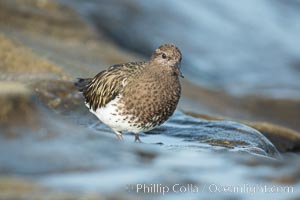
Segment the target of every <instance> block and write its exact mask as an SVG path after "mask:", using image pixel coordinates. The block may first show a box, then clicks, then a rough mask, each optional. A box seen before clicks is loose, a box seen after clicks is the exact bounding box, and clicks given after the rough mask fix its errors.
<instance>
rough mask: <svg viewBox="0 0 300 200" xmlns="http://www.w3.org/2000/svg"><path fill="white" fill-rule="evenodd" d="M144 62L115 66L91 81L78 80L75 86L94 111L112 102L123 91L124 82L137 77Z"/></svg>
mask: <svg viewBox="0 0 300 200" xmlns="http://www.w3.org/2000/svg"><path fill="white" fill-rule="evenodd" d="M144 64H145V62H129V63H125V64H117V65H113V66H111V67H109V68H108V69H107V70H105V71H102V72H100V73H98V74H97V75H96V76H95V77H94V78H91V79H79V81H78V82H77V83H76V85H77V86H78V87H79V91H81V92H82V93H83V95H84V97H85V101H86V103H88V104H89V106H90V109H93V110H94V111H96V110H97V109H98V108H101V107H103V106H105V105H106V104H107V103H108V102H110V101H111V100H113V99H114V98H115V97H116V96H117V95H118V94H119V93H120V91H121V90H122V89H123V87H124V86H125V84H126V80H127V79H130V78H131V77H133V76H138V74H139V73H140V72H141V70H142V69H143V68H144Z"/></svg>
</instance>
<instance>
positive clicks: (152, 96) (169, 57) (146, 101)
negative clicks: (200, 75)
mask: <svg viewBox="0 0 300 200" xmlns="http://www.w3.org/2000/svg"><path fill="white" fill-rule="evenodd" d="M180 62H181V53H180V51H179V49H178V48H177V47H176V46H175V45H171V44H166V45H162V46H160V47H159V48H158V49H156V50H155V51H154V53H153V54H152V57H151V59H150V60H149V61H147V62H130V63H125V64H119V65H113V66H111V67H109V68H108V69H107V70H105V71H102V72H100V73H99V74H97V75H96V76H95V77H94V78H89V79H79V80H78V82H77V83H76V86H77V87H78V88H79V91H81V92H82V93H83V96H84V97H85V101H86V105H87V106H88V107H89V108H90V111H91V112H92V113H94V114H95V115H96V116H97V117H98V118H99V119H100V120H101V121H103V122H104V123H106V124H107V125H108V126H110V127H111V128H112V129H113V130H114V131H115V133H116V134H117V136H118V138H119V139H121V138H122V137H121V136H120V135H121V134H120V131H131V132H134V133H135V134H136V136H137V137H136V140H137V139H138V140H139V138H138V132H140V131H149V130H151V129H153V128H155V127H157V126H159V125H160V124H162V123H163V122H165V121H166V120H167V119H168V118H169V117H170V116H171V115H172V114H173V112H174V111H175V109H176V106H177V104H178V101H179V98H180V94H181V86H180V81H179V76H181V77H183V76H182V74H181V71H180Z"/></svg>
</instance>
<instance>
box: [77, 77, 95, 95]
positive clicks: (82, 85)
mask: <svg viewBox="0 0 300 200" xmlns="http://www.w3.org/2000/svg"><path fill="white" fill-rule="evenodd" d="M91 80H92V79H91V78H77V81H76V82H75V86H76V87H77V89H78V90H79V91H80V92H84V90H85V89H86V87H87V86H88V85H89V84H90V82H91Z"/></svg>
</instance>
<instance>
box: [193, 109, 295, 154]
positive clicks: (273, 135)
mask: <svg viewBox="0 0 300 200" xmlns="http://www.w3.org/2000/svg"><path fill="white" fill-rule="evenodd" d="M187 114H188V115H190V116H194V117H197V118H201V119H206V120H226V118H224V117H215V116H209V115H203V114H197V113H191V112H187ZM241 123H243V124H246V125H248V126H250V127H252V128H254V129H256V130H258V131H260V132H261V133H262V134H263V135H264V136H265V137H267V138H268V139H269V140H270V141H271V142H272V143H273V144H274V145H275V146H276V148H277V149H278V150H279V151H280V152H288V151H299V148H300V133H298V132H296V131H294V130H291V129H288V128H285V127H281V126H278V125H274V124H271V123H266V122H249V121H241Z"/></svg>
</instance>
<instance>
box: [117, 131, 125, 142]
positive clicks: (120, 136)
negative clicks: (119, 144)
mask: <svg viewBox="0 0 300 200" xmlns="http://www.w3.org/2000/svg"><path fill="white" fill-rule="evenodd" d="M115 134H116V136H117V137H118V139H119V140H124V139H123V136H122V133H121V132H119V131H115Z"/></svg>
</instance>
